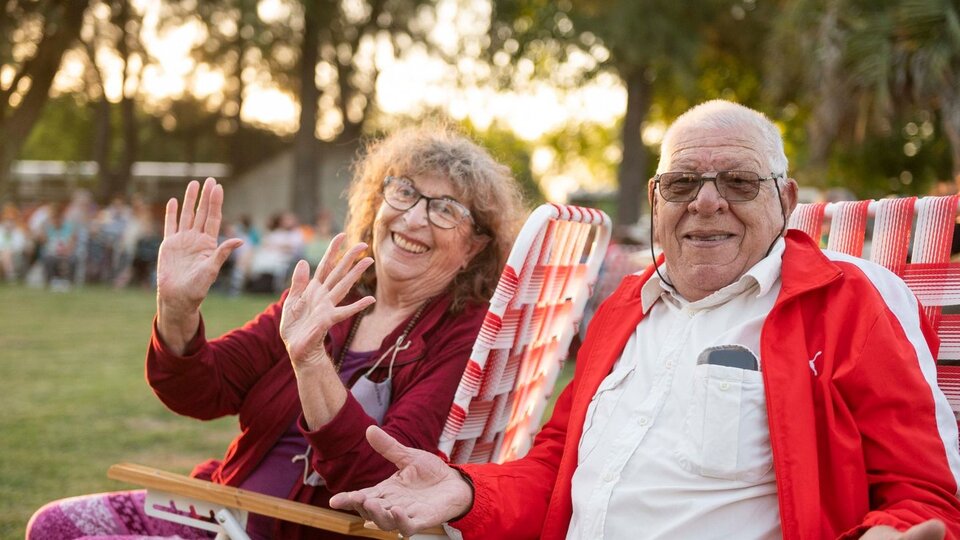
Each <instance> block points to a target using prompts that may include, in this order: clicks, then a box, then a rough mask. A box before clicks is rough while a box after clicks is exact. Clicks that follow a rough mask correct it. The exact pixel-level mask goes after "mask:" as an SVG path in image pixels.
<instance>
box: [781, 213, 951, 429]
mask: <svg viewBox="0 0 960 540" xmlns="http://www.w3.org/2000/svg"><path fill="white" fill-rule="evenodd" d="M958 202H960V196H957V195H950V196H946V197H924V198H920V199H918V198H916V197H905V198H897V199H881V200H877V201H870V200H867V201H846V202H838V203H829V204H828V203H812V204H800V205H798V206H797V209H796V211H795V212H794V214H793V216H792V217H791V219H790V228H793V229H800V230H802V231H803V232H805V233H807V234H808V235H810V237H811V238H814V239H818V240H821V243H822V238H823V234H824V233H825V232H826V231H823V224H824V221H825V220H826V221H828V222H829V234H828V236H827V242H826V248H827V249H831V250H836V251H840V252H843V253H846V254H848V255H853V256H855V257H864V258H869V260H871V261H873V262H875V263H878V264H880V265H882V266H884V267H886V268H887V269H889V270H891V271H892V272H894V273H895V274H897V275H898V276H900V277H901V278H902V279H903V280H904V281H905V282H906V283H907V286H909V287H910V289H911V290H912V291H913V293H914V294H915V295H916V296H917V299H918V300H920V303H921V305H923V310H924V312H925V313H926V315H927V317H928V318H929V319H930V322H931V323H932V325H933V327H934V328H935V329H936V331H937V335H938V336H939V337H940V351H939V352H938V353H937V381H938V383H939V384H940V388H941V389H942V390H943V392H944V393H945V394H946V395H947V400H948V401H949V402H950V407H951V408H952V409H953V412H954V415H957V416H958V418H960V314H945V313H943V308H944V306H956V305H960V264H958V263H954V262H951V261H950V248H951V245H952V241H953V233H954V227H955V224H956V220H957V204H958ZM870 219H872V220H873V234H872V236H871V241H870V244H869V253H867V254H864V244H865V238H866V231H867V224H868V221H869V220H870ZM911 229H912V238H913V244H912V245H913V249H912V251H911V250H910V246H911ZM908 251H909V252H910V256H909V258H908V257H907V254H908Z"/></svg>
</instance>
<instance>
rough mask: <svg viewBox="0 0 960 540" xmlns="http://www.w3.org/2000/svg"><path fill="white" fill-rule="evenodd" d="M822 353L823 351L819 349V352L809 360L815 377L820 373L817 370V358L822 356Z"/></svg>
mask: <svg viewBox="0 0 960 540" xmlns="http://www.w3.org/2000/svg"><path fill="white" fill-rule="evenodd" d="M821 354H823V351H817V354H815V355H813V358H812V359H811V360H810V361H809V362H807V363H808V364H810V371H812V372H813V376H814V377H816V376H818V375H820V373H819V372H818V371H817V359H818V358H820V355H821Z"/></svg>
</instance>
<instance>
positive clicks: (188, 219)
mask: <svg viewBox="0 0 960 540" xmlns="http://www.w3.org/2000/svg"><path fill="white" fill-rule="evenodd" d="M198 191H200V182H197V181H196V180H191V181H190V183H189V184H187V191H186V192H185V193H184V194H183V207H182V208H181V209H180V230H181V231H185V230H187V229H189V228H191V227H193V211H194V206H196V204H197V192H198Z"/></svg>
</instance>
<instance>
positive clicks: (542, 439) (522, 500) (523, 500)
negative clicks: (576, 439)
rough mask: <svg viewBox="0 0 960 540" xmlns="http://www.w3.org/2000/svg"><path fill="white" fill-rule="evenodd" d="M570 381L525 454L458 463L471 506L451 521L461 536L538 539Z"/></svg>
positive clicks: (564, 424)
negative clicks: (468, 486) (509, 458)
mask: <svg viewBox="0 0 960 540" xmlns="http://www.w3.org/2000/svg"><path fill="white" fill-rule="evenodd" d="M575 386H576V385H575V384H574V383H573V382H571V383H570V384H569V385H567V387H566V389H564V391H563V392H562V393H561V394H560V397H559V398H557V403H556V405H555V407H554V409H553V414H552V415H551V416H550V421H549V422H547V423H546V424H545V425H544V426H543V428H542V429H541V430H540V433H538V434H537V437H536V439H535V440H534V443H533V447H532V448H531V449H530V451H529V452H528V453H527V455H525V456H524V457H522V458H520V459H518V460H516V461H510V462H507V463H503V464H500V465H497V464H483V465H462V466H460V467H459V468H460V469H461V470H462V471H463V472H464V473H465V474H466V475H467V476H469V477H470V480H471V481H472V482H473V485H474V498H473V507H472V508H471V509H470V511H469V512H468V513H467V515H465V516H464V517H463V518H462V519H460V520H458V521H454V522H452V523H450V525H451V526H453V527H455V528H457V529H458V530H459V531H460V532H461V533H462V535H463V539H464V540H473V539H481V538H511V539H517V540H522V539H527V538H529V539H535V538H539V537H540V533H541V530H542V529H543V523H544V520H545V519H546V515H547V507H548V506H549V504H550V498H551V496H552V495H553V488H554V485H555V484H556V480H557V468H558V467H559V465H560V458H561V456H562V454H563V446H564V441H565V440H566V427H567V420H568V419H569V417H570V407H571V404H572V402H573V388H574V387H575Z"/></svg>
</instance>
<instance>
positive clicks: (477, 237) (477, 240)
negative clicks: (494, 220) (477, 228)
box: [463, 233, 492, 268]
mask: <svg viewBox="0 0 960 540" xmlns="http://www.w3.org/2000/svg"><path fill="white" fill-rule="evenodd" d="M491 240H492V238H490V237H489V236H487V235H486V234H476V233H474V234H471V235H470V249H469V250H468V251H467V260H466V261H464V263H463V268H466V267H467V266H468V265H469V264H470V261H472V260H473V258H474V257H476V256H477V254H478V253H480V252H481V251H483V249H484V248H485V247H487V244H489V243H490V241H491Z"/></svg>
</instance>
